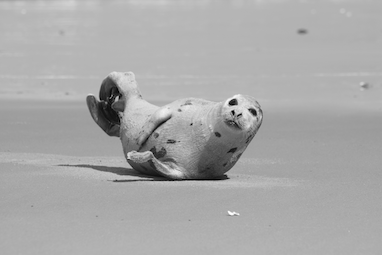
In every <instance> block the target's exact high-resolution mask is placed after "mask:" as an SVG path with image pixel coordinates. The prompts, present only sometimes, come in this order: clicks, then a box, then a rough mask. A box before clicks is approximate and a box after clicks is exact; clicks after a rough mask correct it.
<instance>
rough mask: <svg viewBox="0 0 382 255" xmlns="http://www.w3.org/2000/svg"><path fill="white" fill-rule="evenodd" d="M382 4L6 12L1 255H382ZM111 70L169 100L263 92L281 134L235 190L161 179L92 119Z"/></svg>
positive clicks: (254, 158)
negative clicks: (128, 157)
mask: <svg viewBox="0 0 382 255" xmlns="http://www.w3.org/2000/svg"><path fill="white" fill-rule="evenodd" d="M380 10H381V4H380V3H379V2H378V1H377V0H375V1H372V0H368V1H357V0H353V1H352V0H348V1H329V0H327V1H292V0H290V1H288V0H287V1H271V0H269V1H221V2H220V1H207V0H206V1H96V0H93V1H0V34H1V36H0V117H1V132H0V142H1V143H0V144H1V146H0V189H1V191H0V253H1V254H12V255H13V254H154V253H158V254H380V253H381V252H382V244H381V242H380V239H381V236H382V217H381V211H382V203H381V201H382V186H381V183H382V174H381V170H380V169H381V165H382V159H381V156H380V155H382V61H381V59H382V32H381V31H382V30H381V26H380V25H379V24H382V16H381V15H380ZM111 71H133V72H134V73H135V75H136V79H137V81H138V84H139V86H140V89H141V91H142V94H143V96H144V97H145V98H146V99H147V100H148V101H150V102H153V103H155V104H157V105H164V104H166V103H169V102H171V101H173V100H176V99H178V98H184V97H201V98H205V99H208V100H212V101H222V100H224V99H226V98H228V97H230V96H232V95H234V94H238V93H241V94H248V95H252V96H254V97H256V98H257V99H258V101H259V103H260V104H261V106H262V109H263V111H264V122H263V124H262V127H261V128H260V131H259V132H258V134H257V135H256V137H255V138H254V140H253V141H252V143H251V144H250V146H249V147H248V149H247V150H246V151H245V153H244V154H243V156H242V157H241V159H240V161H239V162H238V163H237V164H236V165H235V166H234V168H232V169H231V170H230V171H229V172H228V173H227V178H223V179H222V180H215V181H211V180H208V181H169V180H166V179H164V178H159V177H151V176H144V175H141V174H139V173H137V172H135V171H134V170H133V169H131V167H130V166H129V165H128V164H127V162H126V161H125V159H124V155H123V153H122V146H121V143H120V141H119V139H117V138H110V137H108V136H107V135H106V134H104V133H103V131H102V130H101V129H100V128H99V127H98V126H96V124H95V123H94V122H93V120H92V118H91V117H90V114H89V112H88V109H87V108H86V104H85V97H86V95H87V94H88V93H93V94H97V93H98V90H99V86H100V84H101V81H102V79H103V78H104V77H105V76H106V75H107V74H108V73H110V72H111ZM361 85H362V86H361ZM228 211H234V212H237V213H239V214H240V215H239V216H229V214H228Z"/></svg>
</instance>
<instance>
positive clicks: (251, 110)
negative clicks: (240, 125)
mask: <svg viewBox="0 0 382 255" xmlns="http://www.w3.org/2000/svg"><path fill="white" fill-rule="evenodd" d="M248 111H249V112H250V113H251V114H252V115H253V116H255V117H256V116H257V111H256V110H255V109H253V108H249V109H248Z"/></svg>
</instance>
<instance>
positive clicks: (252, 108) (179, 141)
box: [86, 72, 263, 179]
mask: <svg viewBox="0 0 382 255" xmlns="http://www.w3.org/2000/svg"><path fill="white" fill-rule="evenodd" d="M99 98H100V101H98V100H97V99H96V98H95V97H94V95H92V94H89V95H88V96H87V98H86V101H87V105H88V108H89V111H90V114H91V116H92V117H93V119H94V121H95V122H96V123H97V124H98V125H99V126H100V127H101V129H102V130H103V131H104V132H105V133H106V134H108V135H109V136H116V137H120V139H121V142H122V147H123V152H124V155H125V157H126V159H127V161H128V163H129V164H130V165H131V166H132V167H133V168H134V169H135V170H137V171H139V172H141V173H143V174H147V175H161V176H164V177H167V178H170V179H214V178H218V177H221V176H222V175H224V174H225V173H226V172H227V171H228V170H230V169H231V168H232V167H233V166H234V165H235V163H236V162H237V161H238V159H239V158H240V156H241V155H242V153H243V152H244V151H245V149H246V148H247V146H248V144H249V143H250V142H251V141H252V139H253V137H254V136H255V134H256V133H257V131H258V130H259V128H260V126H261V123H262V120H263V112H262V110H261V108H260V105H259V103H258V102H257V101H256V100H255V99H254V98H253V97H250V96H245V95H240V94H239V95H234V96H232V97H230V98H228V99H227V100H225V101H222V102H211V101H207V100H204V99H198V98H186V99H179V100H176V101H174V102H172V103H170V104H167V105H165V106H162V107H158V106H156V105H153V104H150V103H149V102H147V101H145V100H144V99H143V98H142V95H141V93H140V91H139V89H138V86H137V83H136V81H135V75H134V74H133V73H132V72H125V73H120V72H112V73H110V74H109V75H108V76H107V77H106V78H105V79H104V80H103V82H102V84H101V88H100V93H99Z"/></svg>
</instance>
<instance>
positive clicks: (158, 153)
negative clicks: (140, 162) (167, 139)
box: [150, 146, 167, 159]
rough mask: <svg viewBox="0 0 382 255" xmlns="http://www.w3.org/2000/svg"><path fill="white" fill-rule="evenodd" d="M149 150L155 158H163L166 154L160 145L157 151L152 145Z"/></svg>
mask: <svg viewBox="0 0 382 255" xmlns="http://www.w3.org/2000/svg"><path fill="white" fill-rule="evenodd" d="M150 151H151V152H152V153H153V154H154V157H156V158H157V159H159V158H163V157H164V156H166V154H167V151H166V149H165V148H164V147H162V148H161V149H160V150H159V151H157V149H156V147H155V146H154V147H152V148H151V150H150Z"/></svg>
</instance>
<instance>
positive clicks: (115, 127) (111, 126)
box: [86, 94, 120, 137]
mask: <svg viewBox="0 0 382 255" xmlns="http://www.w3.org/2000/svg"><path fill="white" fill-rule="evenodd" d="M105 103H106V102H104V101H102V102H99V101H98V100H97V99H96V98H95V97H94V95H91V94H90V95H88V96H87V97H86V104H87V105H88V108H89V111H90V115H91V116H92V118H93V120H94V121H95V122H96V123H97V124H98V126H100V128H101V129H102V130H103V131H105V133H106V134H108V135H109V136H116V137H119V128H120V126H119V124H117V123H112V122H111V121H110V120H109V118H108V116H105V114H106V113H107V111H105V107H106V105H105Z"/></svg>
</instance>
